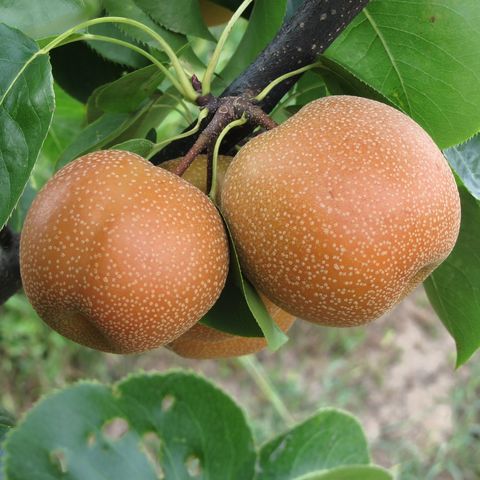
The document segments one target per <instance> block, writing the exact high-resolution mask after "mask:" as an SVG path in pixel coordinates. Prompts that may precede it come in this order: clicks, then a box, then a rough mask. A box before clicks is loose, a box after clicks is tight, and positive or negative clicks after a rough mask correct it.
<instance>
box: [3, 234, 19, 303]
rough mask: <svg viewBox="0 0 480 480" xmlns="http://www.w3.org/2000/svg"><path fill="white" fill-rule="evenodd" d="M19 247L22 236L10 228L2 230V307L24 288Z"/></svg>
mask: <svg viewBox="0 0 480 480" xmlns="http://www.w3.org/2000/svg"><path fill="white" fill-rule="evenodd" d="M19 245H20V235H18V234H16V233H14V232H12V231H11V230H10V228H9V227H3V229H2V230H0V305H1V304H2V303H4V302H5V301H6V300H8V299H9V298H10V297H11V296H12V295H13V294H14V293H15V292H16V291H17V290H18V289H19V288H20V287H21V286H22V281H21V280H20V264H19V261H18V250H19Z"/></svg>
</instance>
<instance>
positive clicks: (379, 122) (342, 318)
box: [221, 96, 460, 327]
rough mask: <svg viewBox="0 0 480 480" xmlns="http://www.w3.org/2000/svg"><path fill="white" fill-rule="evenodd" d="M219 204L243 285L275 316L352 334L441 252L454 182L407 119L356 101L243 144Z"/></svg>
mask: <svg viewBox="0 0 480 480" xmlns="http://www.w3.org/2000/svg"><path fill="white" fill-rule="evenodd" d="M221 207H222V211H223V214H224V216H225V218H226V220H227V222H228V224H229V226H230V229H231V231H232V234H233V237H234V240H235V243H236V246H237V249H238V253H239V256H240V260H241V264H242V267H243V270H244V272H245V273H246V275H247V277H248V278H249V279H250V280H251V281H252V283H253V284H254V285H255V286H256V287H257V288H258V289H259V290H260V291H262V292H263V293H265V295H266V296H267V297H268V298H270V299H271V300H272V301H273V302H274V303H275V304H277V305H279V306H280V307H281V308H283V309H284V310H286V311H287V312H289V313H291V314H293V315H295V316H297V317H299V318H302V319H305V320H309V321H311V322H315V323H320V324H324V325H333V326H339V327H347V326H355V325H360V324H364V323H366V322H370V321H371V320H374V319H375V318H377V317H379V316H380V315H382V314H383V313H385V312H386V311H387V310H388V309H390V308H391V307H392V306H393V305H395V304H396V303H397V302H398V301H399V300H400V299H402V298H403V297H404V296H405V295H406V294H408V293H409V292H410V291H411V290H412V289H413V288H414V287H415V286H416V285H418V284H419V283H420V282H422V281H423V280H424V279H425V278H426V277H427V276H428V275H429V274H430V273H431V272H432V271H433V270H434V269H435V268H436V267H437V266H438V265H439V264H440V263H441V262H442V261H443V260H444V259H445V258H446V257H447V256H448V254H449V253H450V251H451V250H452V248H453V246H454V244H455V241H456V239H457V235H458V231H459V224H460V202H459V195H458V191H457V188H456V184H455V180H454V177H453V175H452V172H451V171H450V168H449V166H448V164H447V162H446V160H445V158H444V156H443V154H442V152H441V151H440V150H439V149H438V147H437V146H436V145H435V143H434V142H433V140H432V139H431V138H430V137H429V135H428V134H427V133H426V132H425V131H424V130H423V129H422V128H421V127H420V126H419V125H418V124H417V123H415V122H414V121H413V120H412V119H411V118H409V117H408V116H407V115H405V114H403V113H401V112H399V111H398V110H396V109H394V108H392V107H390V106H387V105H384V104H382V103H379V102H376V101H373V100H368V99H365V98H358V97H350V96H332V97H327V98H324V99H321V100H317V101H314V102H311V103H310V104H308V105H306V106H305V107H303V108H302V109H301V110H300V111H299V112H298V113H297V114H295V115H293V116H292V117H291V118H290V119H288V120H287V121H286V122H285V123H283V124H282V125H280V126H278V127H277V128H275V129H273V130H271V131H268V132H266V133H264V134H262V135H260V136H258V137H256V138H254V139H252V140H251V141H250V142H248V143H247V144H246V145H245V146H244V147H243V148H242V149H241V150H240V151H239V153H238V154H237V155H236V156H235V158H234V160H233V162H232V164H231V166H230V167H229V169H228V171H227V174H226V177H225V183H224V187H223V190H222V201H221Z"/></svg>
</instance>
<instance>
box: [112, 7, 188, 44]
mask: <svg viewBox="0 0 480 480" xmlns="http://www.w3.org/2000/svg"><path fill="white" fill-rule="evenodd" d="M103 3H104V7H105V9H106V10H107V12H108V13H109V15H111V16H112V17H126V18H132V19H134V20H137V21H138V22H141V23H143V24H144V25H146V26H147V27H149V28H151V29H152V30H154V31H155V32H157V33H158V34H159V35H161V36H162V37H163V38H164V40H166V42H167V43H168V44H169V45H170V46H171V47H172V48H173V49H174V50H177V49H180V48H181V47H182V46H184V45H185V43H186V38H185V37H184V36H182V35H179V34H177V33H174V32H170V31H169V30H167V29H165V28H163V27H161V26H160V25H158V24H157V23H155V22H154V20H153V19H152V18H151V17H150V16H149V15H148V13H147V12H145V11H144V10H143V9H142V8H141V7H140V6H139V5H138V4H137V2H136V1H135V0H122V1H121V2H119V1H118V0H103ZM118 28H119V29H120V30H122V31H123V32H125V33H126V34H127V35H128V36H129V37H130V38H134V39H135V40H136V41H138V42H140V43H144V44H147V45H150V46H152V47H154V48H156V49H158V50H161V49H162V48H161V46H160V44H159V43H158V42H157V41H156V40H154V39H153V38H152V37H151V36H150V35H148V34H147V33H145V32H144V31H143V30H140V29H139V28H137V27H133V26H131V25H126V24H123V23H122V24H118Z"/></svg>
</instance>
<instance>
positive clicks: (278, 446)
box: [257, 409, 370, 480]
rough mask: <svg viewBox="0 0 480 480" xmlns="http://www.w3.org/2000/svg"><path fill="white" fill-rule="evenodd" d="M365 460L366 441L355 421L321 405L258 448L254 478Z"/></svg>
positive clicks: (286, 476) (283, 477)
mask: <svg viewBox="0 0 480 480" xmlns="http://www.w3.org/2000/svg"><path fill="white" fill-rule="evenodd" d="M368 463H370V456H369V453H368V447H367V441H366V439H365V435H364V433H363V430H362V427H361V426H360V424H359V423H358V421H357V420H356V419H355V418H354V417H352V416H351V415H349V414H347V413H345V412H341V411H339V410H334V409H324V410H320V411H319V412H318V413H317V414H316V415H314V416H313V417H311V418H309V419H308V420H306V421H305V422H303V423H301V424H300V425H297V426H295V427H294V428H292V429H291V430H288V431H287V432H285V433H283V434H282V435H279V436H278V437H276V438H275V439H273V440H271V441H269V442H267V443H266V444H265V445H264V446H263V447H262V448H261V450H260V457H259V466H258V468H257V470H258V475H257V480H270V479H271V480H290V479H292V478H296V477H299V476H302V475H306V474H309V473H313V472H318V471H319V470H329V469H332V468H335V467H340V466H344V465H363V464H365V465H366V464H368ZM360 478H361V479H362V480H363V477H358V480H360ZM356 480H357V479H356Z"/></svg>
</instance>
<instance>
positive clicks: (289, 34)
mask: <svg viewBox="0 0 480 480" xmlns="http://www.w3.org/2000/svg"><path fill="white" fill-rule="evenodd" d="M368 2H369V0H305V1H304V3H303V4H302V5H301V6H300V8H299V9H298V10H297V12H296V13H295V15H293V16H292V17H290V19H289V20H287V21H286V22H285V23H284V25H283V26H282V28H281V29H280V30H279V32H278V33H277V35H276V37H275V38H274V39H273V40H272V42H271V43H270V44H269V45H268V46H267V47H266V48H265V50H264V51H263V52H262V53H261V54H260V55H259V56H258V57H257V59H256V60H255V61H254V62H253V63H252V64H251V65H250V66H249V67H248V68H247V70H245V72H244V73H243V74H242V75H240V76H239V77H238V78H237V79H236V80H235V81H234V82H233V83H232V84H231V85H230V86H229V87H228V88H227V89H226V90H225V91H224V92H223V93H222V95H221V97H234V96H243V97H253V96H255V95H257V94H258V93H260V92H261V91H262V90H263V89H264V88H265V87H266V86H267V85H269V84H270V83H271V82H272V81H273V80H275V79H276V78H278V77H280V76H282V75H284V74H286V73H288V72H291V71H293V70H296V69H298V68H301V67H304V66H306V65H310V64H311V63H313V62H314V61H315V59H316V58H317V57H318V55H320V54H321V53H323V52H324V51H325V50H326V49H327V48H328V47H329V46H330V45H331V44H332V42H333V41H334V40H335V39H336V38H337V37H338V36H339V35H340V34H341V33H342V32H343V30H344V29H345V27H346V26H347V25H348V24H349V23H350V22H351V21H352V20H353V18H355V17H356V16H357V15H358V13H360V11H361V10H362V9H363V8H364V7H365V6H366V5H367V4H368ZM298 78H299V77H293V78H290V79H288V80H285V81H284V82H282V83H281V84H280V85H278V86H277V87H276V88H274V89H273V90H272V91H271V92H270V94H269V95H268V96H267V97H266V98H265V100H264V101H263V102H261V103H260V104H259V106H260V107H261V108H262V109H263V111H264V112H267V113H268V112H270V111H272V109H273V108H274V107H275V105H277V103H278V102H279V101H280V99H281V98H282V97H283V96H284V95H285V94H286V93H287V92H288V91H289V90H290V88H292V86H293V85H294V84H295V82H296V81H297V80H298ZM211 119H212V116H209V117H207V118H206V119H205V120H204V121H203V125H204V126H205V125H208V123H209V122H210V121H211ZM189 128H191V127H189ZM251 131H252V127H251V126H245V127H241V128H237V129H235V130H234V131H232V132H231V133H230V134H229V135H228V136H227V137H226V138H225V140H224V144H223V146H222V151H228V150H230V149H231V148H232V147H233V146H234V145H235V144H236V143H238V142H239V141H240V140H241V139H243V138H245V137H246V136H248V135H249V134H250V133H251ZM198 136H199V134H197V135H192V136H190V137H187V138H184V139H181V140H178V141H176V142H172V143H171V144H170V145H167V146H166V147H165V148H164V149H163V150H161V151H160V152H159V153H158V154H157V155H156V156H155V157H153V158H152V159H151V161H152V162H153V163H154V164H156V165H158V164H159V163H162V162H163V161H165V160H169V159H171V158H177V157H181V156H183V155H185V154H186V153H187V152H188V150H189V149H190V148H191V147H192V145H193V144H194V143H195V141H196V140H197V138H198Z"/></svg>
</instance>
